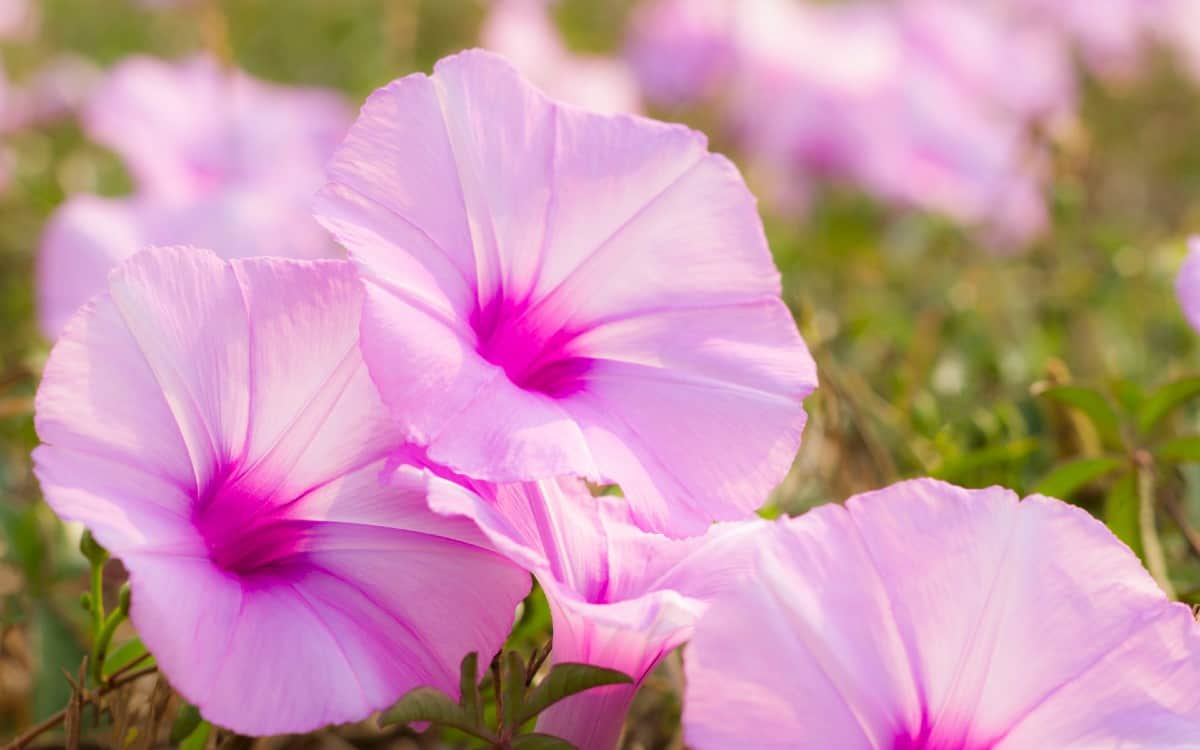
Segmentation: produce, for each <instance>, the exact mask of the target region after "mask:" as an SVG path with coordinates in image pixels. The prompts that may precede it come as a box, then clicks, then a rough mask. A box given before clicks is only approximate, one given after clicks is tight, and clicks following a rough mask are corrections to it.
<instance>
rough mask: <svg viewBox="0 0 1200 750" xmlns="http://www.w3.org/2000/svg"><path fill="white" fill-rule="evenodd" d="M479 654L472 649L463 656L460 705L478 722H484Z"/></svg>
mask: <svg viewBox="0 0 1200 750" xmlns="http://www.w3.org/2000/svg"><path fill="white" fill-rule="evenodd" d="M478 675H479V654H477V653H475V652H474V651H472V652H471V653H469V654H467V655H466V656H464V657H463V660H462V665H461V666H460V667H459V682H458V689H459V694H460V695H461V696H462V697H461V698H460V699H459V705H460V706H462V708H463V711H466V713H467V716H470V717H471V719H472V721H474V722H475V723H476V724H482V723H483V702H482V701H481V700H480V697H479V681H478V679H477V677H478Z"/></svg>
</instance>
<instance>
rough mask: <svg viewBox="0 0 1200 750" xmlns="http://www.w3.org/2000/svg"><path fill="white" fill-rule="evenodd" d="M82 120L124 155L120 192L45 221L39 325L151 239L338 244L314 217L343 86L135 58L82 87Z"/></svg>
mask: <svg viewBox="0 0 1200 750" xmlns="http://www.w3.org/2000/svg"><path fill="white" fill-rule="evenodd" d="M84 120H85V126H86V129H87V131H88V133H89V134H90V135H91V136H92V137H93V138H95V139H96V140H98V141H99V142H101V143H103V144H105V145H107V146H109V147H111V148H112V149H114V150H115V151H116V152H117V153H118V154H119V155H121V156H122V157H123V158H124V159H125V160H126V162H127V164H128V166H129V168H130V169H131V170H132V171H133V173H134V177H135V178H136V181H137V191H136V193H135V194H134V196H132V197H130V198H123V199H110V198H99V197H96V196H91V195H77V196H74V197H72V198H70V199H68V201H67V202H66V203H64V204H63V205H62V206H60V207H59V209H58V210H57V211H56V212H55V214H54V215H53V216H52V217H51V218H50V221H49V223H48V224H47V227H46V230H45V233H44V235H43V238H42V244H41V248H40V251H39V255H38V296H39V300H38V303H39V304H38V309H39V314H40V316H41V324H42V329H43V331H44V332H45V333H46V335H47V336H49V337H51V338H53V337H55V336H57V335H58V333H59V331H60V330H61V329H62V326H63V324H64V323H65V322H66V320H67V319H68V318H69V317H70V316H71V315H72V314H73V313H74V312H75V310H76V309H77V308H79V306H80V305H82V304H83V303H84V302H86V301H87V300H88V298H89V297H91V295H92V294H95V293H96V292H98V291H100V290H101V289H102V288H103V287H104V278H105V275H106V274H107V273H108V271H109V270H110V269H111V268H112V267H113V266H114V265H116V263H118V262H119V261H121V260H122V259H124V258H127V257H129V256H130V255H133V254H134V253H136V252H137V251H139V250H142V249H144V248H146V247H149V246H151V245H194V246H197V247H212V248H217V249H218V251H219V252H220V253H221V254H222V255H223V256H224V257H227V258H238V257H247V256H253V255H275V256H282V257H290V258H321V257H332V256H335V255H337V254H338V249H337V247H336V246H335V245H334V243H333V241H332V240H331V238H330V237H329V235H328V233H327V232H325V231H324V230H323V229H321V228H320V227H319V226H318V225H317V224H316V222H315V221H314V220H313V219H312V197H313V194H314V193H315V192H316V191H317V189H318V188H319V187H320V185H321V184H322V182H323V180H324V163H325V160H326V159H328V157H329V156H330V154H332V152H333V148H334V146H335V144H336V143H337V140H338V139H339V138H340V137H341V136H342V135H343V134H344V132H345V129H346V127H347V126H348V125H349V122H350V114H349V110H348V108H347V107H346V105H345V103H344V102H343V101H342V99H341V98H340V97H339V96H337V95H335V94H333V93H331V92H325V91H320V90H315V89H313V90H309V89H290V88H287V87H283V86H275V85H271V84H267V83H263V82H261V81H258V80H255V79H254V78H251V77H250V76H248V75H246V74H245V73H242V72H240V71H236V70H228V69H225V68H222V67H221V66H220V65H219V64H218V63H216V62H215V61H213V60H210V59H208V58H195V59H193V60H190V61H187V62H184V63H180V64H170V63H165V62H161V61H157V60H153V59H150V58H132V59H130V60H128V61H126V62H124V63H121V64H120V65H118V66H117V67H116V68H115V69H114V70H113V71H112V72H111V73H110V74H109V75H108V77H107V79H106V80H105V81H104V82H103V83H102V84H101V85H100V87H99V88H98V89H97V90H96V91H95V92H94V94H93V95H92V96H91V97H90V99H89V103H88V105H87V107H86V112H85V115H84Z"/></svg>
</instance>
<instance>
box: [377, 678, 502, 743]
mask: <svg viewBox="0 0 1200 750" xmlns="http://www.w3.org/2000/svg"><path fill="white" fill-rule="evenodd" d="M422 721H428V722H432V723H434V724H442V725H445V726H448V727H454V728H455V729H458V730H460V731H463V732H466V733H467V734H470V735H473V736H475V737H479V738H480V739H482V740H486V741H488V742H492V741H493V740H494V737H493V735H492V733H491V732H490V731H488V729H487V728H486V727H482V726H480V725H479V724H478V723H477V722H476V721H474V719H473V717H471V716H470V715H468V714H467V712H466V711H464V710H463V707H462V706H460V705H458V704H457V703H455V702H454V701H452V700H451V699H450V697H449V696H448V695H446V694H445V693H443V692H442V691H440V690H437V689H435V688H431V687H420V688H417V689H415V690H410V691H409V692H408V693H407V694H405V696H404V697H403V698H401V699H400V700H399V701H398V702H397V703H396V705H394V706H392V707H391V708H389V709H388V710H386V711H384V712H383V715H382V716H381V717H379V724H380V725H381V726H388V725H389V724H412V723H414V722H422Z"/></svg>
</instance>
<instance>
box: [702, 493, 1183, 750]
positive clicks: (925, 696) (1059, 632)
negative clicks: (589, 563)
mask: <svg viewBox="0 0 1200 750" xmlns="http://www.w3.org/2000/svg"><path fill="white" fill-rule="evenodd" d="M757 546H758V549H759V556H758V559H757V569H756V574H755V576H753V577H752V578H748V579H747V581H746V583H745V584H744V585H742V586H738V587H735V588H733V589H731V590H729V591H728V592H727V593H726V594H723V595H722V596H720V597H718V598H717V599H716V600H715V601H714V602H713V603H712V604H711V606H710V608H709V609H708V610H707V612H706V614H705V615H704V617H703V618H702V619H701V620H700V622H699V624H698V625H697V626H696V631H695V635H694V637H693V639H692V642H691V645H690V646H689V648H688V651H687V653H686V654H685V668H686V673H687V695H686V698H685V707H684V719H683V720H684V728H685V735H686V737H687V740H688V744H689V746H691V747H694V748H696V750H714V749H720V750H724V749H725V748H731V747H737V748H743V749H744V750H767V749H768V748H778V749H780V750H782V749H783V748H787V749H788V750H802V749H804V748H812V749H813V750H828V748H838V750H857V749H859V748H861V749H862V750H872V749H874V750H934V749H935V748H936V749H939V750H940V749H942V748H946V749H949V748H953V749H954V750H1018V749H1020V750H1025V749H1026V748H1075V749H1078V750H1084V749H1086V750H1106V749H1111V750H1115V749H1116V748H1156V749H1158V750H1162V749H1164V748H1186V747H1195V745H1196V737H1197V736H1200V697H1198V696H1200V626H1197V624H1196V621H1195V619H1194V618H1193V616H1192V613H1191V611H1190V610H1189V609H1188V607H1187V606H1185V605H1183V604H1178V603H1173V602H1171V601H1169V600H1167V598H1166V597H1165V596H1164V595H1163V593H1162V591H1161V590H1159V588H1158V587H1157V586H1156V585H1155V583H1154V581H1153V579H1151V577H1150V575H1149V574H1148V573H1146V571H1145V570H1144V569H1143V568H1142V566H1141V564H1140V563H1139V561H1138V559H1137V557H1136V556H1135V555H1134V554H1133V552H1132V551H1130V549H1129V548H1128V547H1126V546H1125V545H1124V544H1122V543H1121V542H1120V541H1119V540H1117V539H1116V538H1115V537H1114V536H1113V535H1112V534H1111V533H1110V532H1109V531H1108V529H1106V528H1105V527H1104V525H1103V524H1101V523H1100V522H1099V521H1097V520H1095V519H1094V518H1092V517H1091V516H1089V515H1088V514H1087V513H1086V512H1085V511H1083V510H1081V509H1079V508H1076V507H1073V506H1070V505H1067V504H1065V503H1062V502H1059V501H1058V500H1052V499H1050V498H1046V497H1041V496H1033V497H1029V498H1026V499H1025V500H1021V501H1018V498H1017V496H1016V495H1015V494H1014V493H1012V492H1010V491H1008V490H1005V489H1001V488H998V487H993V488H990V489H986V490H965V489H961V488H959V487H955V486H953V485H949V484H945V483H943V482H937V481H934V480H913V481H908V482H902V483H900V484H897V485H894V486H892V487H889V488H887V489H883V490H879V491H876V492H870V493H866V494H863V495H859V496H857V497H854V498H852V499H851V500H850V501H849V502H847V503H846V505H845V506H844V507H843V506H839V505H830V506H825V507H822V508H819V509H817V510H814V511H811V512H809V513H808V514H806V515H804V516H802V517H800V518H797V519H792V520H786V521H782V522H780V523H778V524H776V525H775V526H774V527H773V528H772V529H771V530H770V531H769V532H767V533H765V534H763V535H762V536H761V537H760V540H759V544H758V545H757Z"/></svg>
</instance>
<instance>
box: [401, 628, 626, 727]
mask: <svg viewBox="0 0 1200 750" xmlns="http://www.w3.org/2000/svg"><path fill="white" fill-rule="evenodd" d="M545 657H546V652H541V653H538V652H535V653H534V654H533V655H532V656H531V658H530V659H529V660H528V662H527V661H526V660H524V659H523V658H522V657H521V655H520V654H519V653H517V652H515V651H503V652H501V653H500V654H498V655H497V656H496V658H495V660H494V661H493V662H492V669H491V678H492V680H493V682H492V688H493V695H496V696H498V698H497V704H498V708H499V720H498V722H497V723H496V726H494V727H493V726H488V725H487V723H486V722H485V721H484V715H483V712H482V704H481V700H480V695H481V691H480V689H479V683H477V682H476V680H475V675H476V673H477V671H478V667H479V657H478V654H475V653H471V654H468V655H467V656H466V657H465V658H464V659H463V661H462V665H461V679H460V685H461V688H460V689H461V697H460V699H459V701H458V702H457V703H455V702H454V700H453V699H452V698H450V697H449V696H447V695H446V694H445V693H443V692H441V691H439V690H436V689H434V688H428V687H423V688H417V689H416V690H412V691H409V692H408V693H407V694H406V695H405V696H404V697H403V698H401V699H400V700H399V701H398V702H397V703H396V704H395V705H394V706H392V707H391V708H389V709H388V710H387V711H385V712H384V713H383V715H382V716H381V717H380V724H382V725H385V726H386V725H389V724H419V723H424V722H429V723H434V724H441V725H444V726H448V727H453V728H454V729H457V730H459V731H462V732H465V733H467V734H469V735H471V736H473V737H477V738H479V739H481V740H484V741H485V742H488V743H491V744H492V745H493V746H494V747H497V748H510V749H511V750H517V749H518V748H526V749H527V750H569V749H570V748H571V747H573V746H572V745H571V744H570V743H569V742H566V741H564V740H561V739H559V738H556V737H551V736H549V735H545V734H538V733H523V732H522V728H523V727H524V726H525V725H526V724H527V723H529V722H531V721H533V720H534V719H536V718H537V716H538V715H539V714H541V713H542V712H543V711H545V710H546V709H547V708H549V707H550V706H552V705H554V704H555V703H558V702H559V701H561V700H565V699H567V698H570V697H571V696H573V695H577V694H579V693H582V692H584V691H585V690H592V689H594V688H598V687H603V686H606V685H622V684H630V683H632V682H633V680H632V678H630V677H629V676H628V675H626V674H622V673H621V672H618V671H616V670H613V669H605V668H603V667H595V666H592V665H590V664H573V663H569V662H568V663H563V664H556V665H554V666H553V667H551V668H550V669H549V670H548V671H547V672H546V674H545V676H544V677H542V679H541V681H540V682H539V683H538V684H537V685H536V686H532V682H533V680H534V677H535V675H536V673H537V671H538V668H539V666H540V665H541V663H542V661H543V660H544V659H545Z"/></svg>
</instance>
